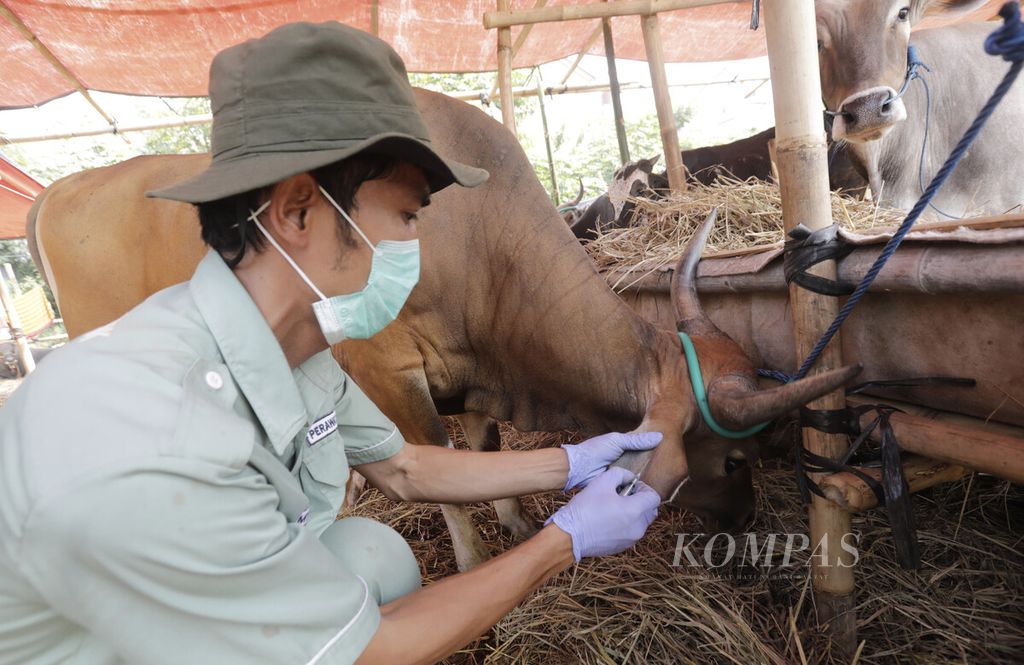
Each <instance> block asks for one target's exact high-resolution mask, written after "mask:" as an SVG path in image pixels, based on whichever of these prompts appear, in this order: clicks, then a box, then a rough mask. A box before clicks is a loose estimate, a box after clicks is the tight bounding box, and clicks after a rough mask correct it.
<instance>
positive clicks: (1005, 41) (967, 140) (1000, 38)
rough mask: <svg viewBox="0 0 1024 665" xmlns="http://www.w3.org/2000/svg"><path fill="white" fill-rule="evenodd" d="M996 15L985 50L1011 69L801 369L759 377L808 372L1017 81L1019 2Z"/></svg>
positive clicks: (1022, 28) (1022, 35) (1022, 60)
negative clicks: (1000, 20)
mask: <svg viewBox="0 0 1024 665" xmlns="http://www.w3.org/2000/svg"><path fill="white" fill-rule="evenodd" d="M999 15H1000V16H1001V17H1002V18H1003V25H1002V26H1001V27H1000V28H999V29H997V30H996V31H994V32H993V33H992V34H991V35H989V36H988V38H987V39H986V40H985V51H986V52H987V53H988V54H989V55H1001V56H1003V59H1004V60H1006V61H1008V62H1010V63H1011V65H1010V70H1009V71H1008V72H1006V76H1004V77H1003V80H1002V81H1001V82H1000V83H999V85H998V86H997V87H996V89H995V92H993V93H992V96H991V97H990V98H989V100H988V102H986V103H985V106H984V107H982V109H981V111H980V112H979V113H978V117H977V118H975V120H974V122H973V123H971V126H970V127H968V128H967V132H966V133H964V136H963V138H962V139H960V142H959V143H958V144H957V145H956V148H954V149H953V152H952V153H950V155H949V158H948V159H946V163H945V164H943V165H942V168H940V169H939V172H938V173H936V174H935V177H934V178H933V179H932V181H931V184H929V185H928V189H926V190H925V192H924V194H923V195H922V196H921V198H920V199H919V200H918V201H917V203H916V204H915V205H914V207H913V209H911V211H910V214H908V215H907V218H906V219H905V220H904V221H903V223H902V224H901V225H900V228H899V229H898V230H897V231H896V233H894V234H893V236H892V238H890V239H889V242H888V243H886V245H885V248H884V249H882V253H881V254H879V255H878V258H877V259H875V262H874V264H873V265H872V266H871V269H870V270H868V272H867V274H866V275H864V279H863V280H862V281H861V283H860V284H859V285H858V286H857V288H856V290H854V292H853V293H852V294H851V295H850V298H849V299H848V300H847V301H846V304H845V305H843V307H842V309H840V310H839V314H838V315H837V316H836V318H835V320H834V321H833V322H832V324H831V325H829V327H828V329H827V330H826V331H825V333H824V334H823V335H822V336H821V339H819V340H818V342H817V344H815V345H814V348H813V349H812V350H811V353H810V355H808V356H807V359H806V360H804V362H803V364H802V365H800V369H798V370H797V372H796V374H794V375H792V376H786V375H784V373H782V372H776V373H774V374H775V376H773V374H766V373H765V372H770V371H771V370H762V371H761V372H760V373H761V374H762V376H773V378H779V376H778V375H782V376H786V380H787V381H792V380H796V379H802V378H804V377H805V376H807V372H808V371H810V369H811V366H813V365H814V363H815V362H816V361H817V360H818V358H819V357H820V356H821V353H822V352H823V351H824V350H825V347H826V346H828V343H829V342H830V341H832V338H833V337H834V336H835V334H836V333H837V332H839V328H840V327H841V326H842V325H843V323H844V322H845V321H846V319H847V318H848V317H849V316H850V313H851V312H853V309H854V308H855V307H856V306H857V303H859V302H860V300H861V298H863V297H864V294H865V293H867V290H868V288H869V287H870V286H871V284H872V282H874V281H875V278H876V277H878V273H879V272H881V270H882V268H883V267H884V266H885V264H886V262H887V261H888V260H889V258H890V257H891V256H892V255H893V253H895V252H896V249H897V248H898V247H899V246H900V243H902V242H903V238H904V237H905V236H906V235H907V233H909V232H910V229H911V227H913V226H914V223H915V222H916V221H917V220H918V218H919V217H920V216H921V213H923V212H924V210H925V208H927V207H928V206H929V205H930V204H931V201H932V199H933V198H934V197H935V193H936V192H937V191H938V190H939V188H940V187H942V185H943V184H944V183H945V182H946V180H947V179H948V178H949V176H950V174H951V173H952V172H953V169H955V168H956V166H957V164H958V163H959V162H960V159H961V158H962V157H963V156H964V153H966V152H967V149H968V148H969V147H970V145H971V144H972V143H973V142H974V139H976V138H977V137H978V133H979V132H981V128H982V127H984V126H985V123H986V122H987V121H988V119H989V118H990V117H991V116H992V113H993V112H995V110H996V107H997V106H999V103H1000V102H1001V101H1003V97H1005V96H1006V93H1007V92H1009V90H1010V87H1011V86H1012V85H1013V83H1014V81H1016V80H1017V76H1018V75H1019V74H1020V71H1021V69H1022V68H1024V23H1021V20H1020V5H1019V4H1018V3H1017V2H1008V3H1006V4H1005V5H1003V7H1002V9H1000V10H999Z"/></svg>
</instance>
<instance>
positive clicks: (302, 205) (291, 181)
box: [267, 173, 321, 246]
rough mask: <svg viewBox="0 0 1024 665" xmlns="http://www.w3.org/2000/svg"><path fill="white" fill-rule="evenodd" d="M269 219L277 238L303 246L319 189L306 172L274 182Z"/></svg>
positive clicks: (306, 238)
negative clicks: (310, 214) (308, 221)
mask: <svg viewBox="0 0 1024 665" xmlns="http://www.w3.org/2000/svg"><path fill="white" fill-rule="evenodd" d="M271 197H272V198H271V201H272V202H271V204H270V208H269V209H268V210H267V212H268V213H269V217H268V221H269V223H270V226H271V228H273V229H274V232H275V233H276V235H277V236H278V238H280V239H282V240H283V241H285V242H286V243H289V244H294V245H298V246H304V245H305V244H306V242H307V241H308V238H309V233H308V229H309V226H308V224H307V220H308V217H309V213H310V210H311V209H312V208H313V207H314V206H316V205H317V204H318V203H320V202H321V198H320V189H319V186H318V185H317V182H316V180H315V179H314V178H313V176H311V175H310V174H309V173H300V174H298V175H294V176H292V177H291V178H288V179H287V180H282V181H281V182H279V183H277V184H276V185H274V190H273V194H272V195H271Z"/></svg>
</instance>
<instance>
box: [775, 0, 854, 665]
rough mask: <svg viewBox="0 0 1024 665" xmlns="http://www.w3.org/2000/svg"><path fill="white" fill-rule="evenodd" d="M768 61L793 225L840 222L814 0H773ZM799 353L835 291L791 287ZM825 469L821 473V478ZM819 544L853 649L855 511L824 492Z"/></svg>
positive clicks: (820, 586) (840, 625)
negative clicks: (850, 547)
mask: <svg viewBox="0 0 1024 665" xmlns="http://www.w3.org/2000/svg"><path fill="white" fill-rule="evenodd" d="M763 20H764V27H765V37H766V39H767V42H768V65H769V69H770V71H771V76H772V95H773V97H774V105H775V127H776V130H775V145H776V153H777V156H778V168H779V181H780V183H779V184H780V186H781V190H782V192H781V193H782V217H783V224H784V226H785V229H786V231H789V230H790V229H792V228H793V227H794V226H796V225H797V224H804V225H805V226H807V227H809V228H811V229H818V228H822V227H825V226H828V225H830V224H831V223H832V201H831V193H830V192H829V188H828V162H827V157H826V144H825V131H824V127H823V126H822V124H821V81H820V78H819V73H818V53H817V30H816V20H815V15H814V3H813V2H808V0H772V2H770V3H765V6H764V8H763ZM815 273H816V274H821V275H823V276H826V277H832V278H833V279H834V278H835V275H836V266H835V262H834V261H828V262H826V263H822V264H819V266H818V269H817V270H815ZM790 302H791V303H792V307H793V324H794V328H795V330H794V333H795V338H796V356H797V358H798V359H801V360H802V359H803V358H806V357H807V355H808V353H809V352H810V350H811V348H812V347H813V346H814V343H815V342H816V341H817V340H818V337H819V336H820V335H821V333H822V332H823V331H824V330H825V328H826V327H828V325H829V323H831V321H832V319H833V318H835V315H836V313H837V311H838V301H837V300H836V299H835V298H831V297H827V296H821V295H818V294H815V293H812V292H810V291H806V290H804V289H801V288H800V287H798V286H796V285H793V287H792V288H791V289H790ZM840 348H841V346H840V342H839V336H838V335H837V336H836V338H834V339H833V340H832V343H831V344H829V346H828V347H827V348H826V349H825V352H824V353H823V354H822V356H821V358H820V360H819V361H818V362H817V364H816V365H815V368H814V369H813V370H812V372H815V371H823V370H826V369H832V368H835V367H839V366H840V365H842V358H841V357H840ZM810 406H811V408H814V409H841V408H844V407H845V406H846V400H845V398H844V395H843V392H842V390H838V391H836V392H833V393H831V394H830V395H826V396H825V397H822V398H821V399H818V400H815V401H814V402H812V403H811V404H810ZM803 437H804V446H805V447H806V448H807V449H808V450H809V451H810V452H812V453H815V454H818V455H823V456H825V457H828V458H830V459H837V458H839V457H840V456H841V455H842V454H843V453H845V452H846V449H847V441H846V437H845V436H841V435H835V434H824V433H821V432H818V431H817V430H813V429H809V428H808V429H804V434H803ZM821 478H822V474H816V477H815V478H814V479H815V480H816V481H818V480H821ZM809 522H810V531H811V543H812V546H817V545H818V544H819V543H820V542H821V541H822V539H823V538H825V539H827V540H826V542H827V544H828V549H827V554H826V557H825V558H826V563H825V565H821V564H822V557H813V558H812V568H811V574H812V577H813V580H814V589H815V599H816V602H815V606H816V608H817V612H818V621H819V622H821V623H825V622H828V623H829V626H830V630H831V634H832V638H833V643H834V644H835V645H836V646H837V647H838V649H839V650H840V651H841V652H843V653H844V654H845V655H852V654H853V651H854V647H855V645H856V638H857V627H856V616H855V613H854V598H853V590H854V584H853V568H852V564H853V561H852V557H851V556H850V555H849V553H848V552H846V551H845V550H844V549H843V548H842V547H841V546H840V542H841V538H842V537H843V536H844V535H845V534H847V533H850V514H849V513H847V512H846V511H844V510H842V509H841V508H839V507H838V506H836V505H835V504H833V503H832V502H831V501H828V500H827V499H822V498H820V497H818V496H814V497H813V498H812V502H811V507H810V515H809Z"/></svg>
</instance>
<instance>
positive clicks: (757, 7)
mask: <svg viewBox="0 0 1024 665" xmlns="http://www.w3.org/2000/svg"><path fill="white" fill-rule="evenodd" d="M760 26H761V0H753V1H752V2H751V3H750V29H751V30H757V29H758V28H759V27H760Z"/></svg>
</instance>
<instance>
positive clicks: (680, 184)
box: [640, 14, 686, 192]
mask: <svg viewBox="0 0 1024 665" xmlns="http://www.w3.org/2000/svg"><path fill="white" fill-rule="evenodd" d="M640 28H641V30H642V31H643V35H644V48H645V49H646V50H647V65H648V67H649V68H650V70H651V85H652V86H653V87H654V106H655V108H657V110H658V124H659V125H660V126H661V145H662V148H663V149H664V151H665V166H666V167H667V169H668V186H669V188H670V189H672V191H674V192H683V191H686V172H685V171H684V170H683V155H682V153H681V152H680V151H679V136H678V135H677V134H676V131H677V129H676V117H675V113H674V112H673V109H672V96H671V95H670V94H669V91H668V78H667V77H666V76H665V54H664V51H663V50H662V48H661V30H660V29H659V28H658V15H657V14H651V15H650V16H641V17H640Z"/></svg>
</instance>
